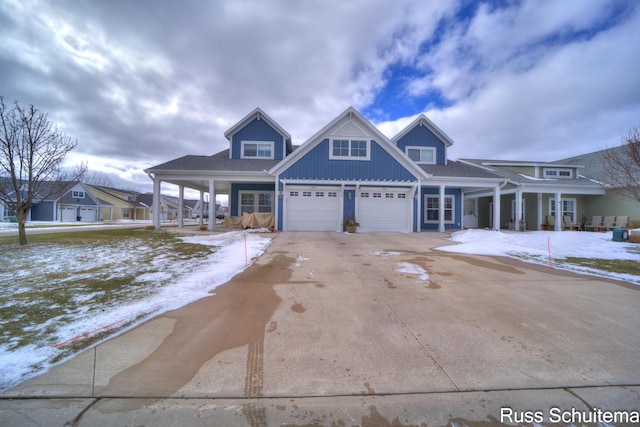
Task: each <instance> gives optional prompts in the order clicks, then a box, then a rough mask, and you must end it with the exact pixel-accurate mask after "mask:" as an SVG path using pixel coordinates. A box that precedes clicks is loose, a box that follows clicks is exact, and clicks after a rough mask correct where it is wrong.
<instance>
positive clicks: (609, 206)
mask: <svg viewBox="0 0 640 427" xmlns="http://www.w3.org/2000/svg"><path fill="white" fill-rule="evenodd" d="M605 153H608V154H611V155H614V156H623V155H624V154H623V146H618V147H614V148H608V149H606V150H600V151H596V152H593V153H587V154H582V155H580V156H575V157H570V158H568V159H563V160H559V162H561V163H566V164H570V165H576V164H578V165H584V169H583V170H581V171H580V172H581V175H583V176H584V178H586V179H588V180H591V181H592V182H594V183H597V184H600V185H602V186H603V187H604V188H605V189H606V191H607V196H606V197H593V198H589V199H587V201H586V203H585V207H584V215H585V217H586V218H588V220H590V219H591V217H593V216H595V215H600V216H603V217H604V216H618V215H627V216H629V220H630V221H636V222H640V202H638V201H637V200H634V199H632V198H629V197H624V196H622V195H620V194H618V193H617V192H616V191H615V188H613V187H612V186H611V185H610V183H609V182H608V179H607V175H608V174H607V173H605V168H606V167H607V165H606V164H605V161H604V154H605ZM630 161H631V160H630ZM636 181H638V182H640V177H637V178H636Z"/></svg>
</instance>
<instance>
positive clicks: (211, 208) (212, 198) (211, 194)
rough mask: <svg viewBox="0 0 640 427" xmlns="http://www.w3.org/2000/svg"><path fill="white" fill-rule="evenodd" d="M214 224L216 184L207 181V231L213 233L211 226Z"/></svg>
mask: <svg viewBox="0 0 640 427" xmlns="http://www.w3.org/2000/svg"><path fill="white" fill-rule="evenodd" d="M215 223H216V182H215V181H214V180H213V179H210V180H209V225H208V227H207V230H209V231H213V225H214V224H215Z"/></svg>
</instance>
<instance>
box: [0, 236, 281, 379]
mask: <svg viewBox="0 0 640 427" xmlns="http://www.w3.org/2000/svg"><path fill="white" fill-rule="evenodd" d="M180 238H181V239H182V240H184V241H185V242H187V243H195V244H201V245H206V246H215V247H216V250H215V252H214V253H212V254H209V255H207V256H206V257H204V258H202V259H182V260H181V259H175V258H170V256H169V255H168V254H162V253H160V254H158V255H157V256H155V257H154V259H153V261H152V262H151V263H150V264H149V265H148V266H145V267H144V268H146V269H147V270H149V271H148V272H144V269H143V270H139V271H138V276H136V278H135V280H134V282H144V285H143V286H140V288H141V289H142V290H140V291H134V292H132V293H131V294H128V296H127V297H126V298H125V299H124V300H126V301H127V302H125V303H122V301H123V299H122V298H121V299H120V300H119V301H118V302H117V303H115V304H111V305H109V303H108V302H104V301H103V302H101V303H98V302H96V301H97V300H99V299H100V298H99V296H98V295H92V294H83V295H82V296H81V297H80V298H79V299H76V300H75V301H74V303H76V304H77V306H78V307H77V308H75V309H73V312H72V313H71V314H72V315H69V313H68V312H67V314H65V315H62V316H57V317H54V318H51V319H49V320H47V321H46V322H45V324H34V325H25V326H24V327H25V328H26V329H24V330H25V333H33V331H38V332H37V335H36V339H34V340H33V341H34V342H31V343H29V344H27V345H19V343H17V342H14V341H17V340H15V339H14V340H12V341H11V342H9V343H8V344H1V345H0V372H1V375H0V391H2V390H5V389H7V388H10V387H12V386H15V385H17V384H18V383H20V382H22V381H25V380H26V379H28V378H30V377H33V376H35V375H37V374H41V373H42V372H44V371H46V370H48V369H49V368H50V367H51V366H52V364H53V360H54V359H55V358H56V357H59V354H60V349H59V348H54V345H55V344H58V343H63V342H65V340H70V339H73V338H74V337H78V336H81V335H83V334H86V333H88V332H92V331H94V330H96V329H98V328H101V327H103V326H108V325H117V324H120V323H121V324H122V325H125V324H126V325H127V328H126V329H122V330H120V331H118V332H119V333H121V332H123V331H124V330H128V329H131V328H133V327H134V326H136V325H138V324H140V323H141V322H143V321H145V320H147V319H150V318H151V317H153V316H156V315H158V314H161V313H164V312H166V311H169V310H174V309H177V308H180V307H182V306H184V305H186V304H189V303H191V302H193V301H195V300H198V299H200V298H204V297H207V296H211V295H212V292H211V291H212V290H214V289H215V288H216V287H217V286H219V285H221V284H224V283H226V282H227V281H229V280H230V279H231V278H232V277H233V276H235V275H236V274H238V273H240V272H241V271H243V270H244V269H245V268H247V266H248V264H251V263H252V261H253V260H254V259H256V258H257V257H259V256H260V255H261V254H262V253H263V252H264V250H265V249H266V248H267V246H268V245H269V244H270V243H271V238H270V237H263V236H260V235H258V234H256V233H244V232H243V231H232V232H227V233H222V234H207V235H198V236H181V237H180ZM33 248H34V252H32V253H29V254H23V255H18V256H22V258H23V259H22V261H20V259H19V258H16V262H29V263H39V264H40V265H41V266H42V267H41V268H48V269H49V271H51V272H56V271H58V270H60V269H62V270H64V269H71V270H70V272H71V274H72V275H73V280H72V282H81V278H82V275H83V274H85V273H86V272H90V271H91V270H92V269H93V268H94V267H95V266H98V265H106V264H109V265H110V266H111V267H110V273H112V274H116V275H117V274H119V270H120V269H123V268H124V269H126V268H127V266H128V265H135V264H136V258H135V257H136V256H142V255H144V254H145V253H146V254H148V253H149V251H153V250H152V249H151V248H148V247H137V248H120V249H121V250H114V249H113V248H103V247H102V245H93V246H92V247H90V248H87V247H86V246H85V247H84V248H82V249H72V250H66V252H65V249H61V248H56V249H54V250H52V251H39V250H37V249H36V248H35V247H33ZM245 248H246V249H245ZM38 251H39V252H41V253H38ZM47 252H49V253H47ZM12 265H13V264H12ZM73 268H76V269H78V270H77V271H76V270H73ZM113 270H116V271H113ZM15 271H19V268H18V266H16V270H15ZM15 271H14V273H15ZM4 273H6V274H4ZM7 274H8V275H9V276H11V275H12V274H11V272H0V283H3V284H6V285H7V286H3V289H2V291H3V292H9V295H15V294H16V292H38V291H34V289H33V288H34V287H36V286H38V284H31V285H25V283H24V282H23V281H22V280H15V279H14V278H12V277H9V276H7V277H4V276H6V275H7ZM89 274H91V273H89ZM24 279H25V281H26V280H27V278H24ZM69 285H73V283H69ZM10 286H14V289H8V287H10ZM41 286H44V285H41ZM18 288H21V289H18ZM45 290H46V289H44V288H43V291H45ZM129 292H131V291H129ZM52 308H55V307H52ZM17 316H18V317H17V318H16V319H15V322H20V315H19V314H18V315H17ZM65 348H66V347H62V349H65ZM71 356H73V354H69V355H68V356H67V357H66V358H69V357H71ZM66 358H65V359H66Z"/></svg>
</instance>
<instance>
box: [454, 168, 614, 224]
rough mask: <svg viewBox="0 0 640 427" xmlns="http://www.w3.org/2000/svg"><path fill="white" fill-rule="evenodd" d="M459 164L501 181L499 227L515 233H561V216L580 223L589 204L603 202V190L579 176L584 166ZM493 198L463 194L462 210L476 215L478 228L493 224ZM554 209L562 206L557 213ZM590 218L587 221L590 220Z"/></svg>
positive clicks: (583, 219) (472, 193) (573, 222)
mask: <svg viewBox="0 0 640 427" xmlns="http://www.w3.org/2000/svg"><path fill="white" fill-rule="evenodd" d="M460 162H462V163H465V164H468V165H472V166H474V167H476V168H478V169H482V170H485V171H487V172H490V173H492V174H495V175H499V176H500V177H502V178H503V179H504V184H503V185H502V186H501V189H500V204H501V206H502V209H501V213H500V227H501V228H505V229H506V228H508V229H516V230H540V229H541V228H543V225H546V224H549V223H548V221H547V216H550V215H551V216H554V217H555V220H554V222H553V224H552V225H550V226H549V227H550V228H552V229H555V230H562V229H563V228H564V226H565V224H564V221H563V219H564V217H565V216H566V217H570V223H571V224H570V225H569V227H571V226H573V225H574V224H583V223H584V222H585V218H586V217H587V216H588V209H587V206H588V204H590V203H592V202H593V200H596V199H602V197H603V196H604V194H605V191H604V189H603V188H602V186H601V185H599V184H598V183H595V182H593V181H592V180H589V179H586V178H584V177H583V176H582V175H581V171H582V170H583V169H584V166H583V165H578V164H570V163H568V162H564V161H560V162H527V161H507V160H482V159H460ZM493 196H494V195H493V194H490V193H487V192H483V191H471V192H468V193H467V194H466V200H465V211H469V212H474V213H475V214H476V215H477V220H478V223H477V226H478V227H480V228H485V227H491V225H490V224H493V223H494V218H493V212H494V210H493V208H492V204H493V203H494V197H493ZM556 206H561V209H560V211H558V212H557V214H558V216H556ZM589 219H590V218H589Z"/></svg>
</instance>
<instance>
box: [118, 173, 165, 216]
mask: <svg viewBox="0 0 640 427" xmlns="http://www.w3.org/2000/svg"><path fill="white" fill-rule="evenodd" d="M160 183H161V181H160V179H159V178H155V177H154V178H153V225H154V226H155V227H156V228H160V197H162V196H161V195H160ZM110 216H111V220H113V208H111V212H110Z"/></svg>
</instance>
